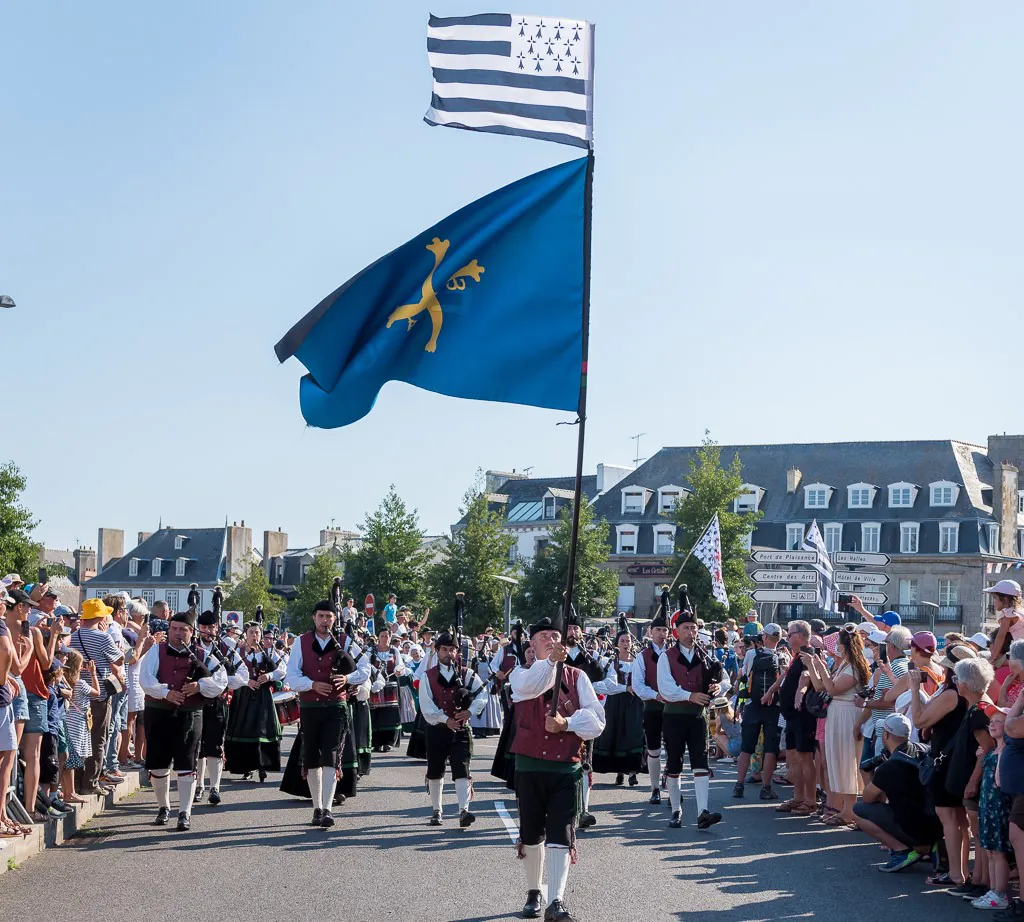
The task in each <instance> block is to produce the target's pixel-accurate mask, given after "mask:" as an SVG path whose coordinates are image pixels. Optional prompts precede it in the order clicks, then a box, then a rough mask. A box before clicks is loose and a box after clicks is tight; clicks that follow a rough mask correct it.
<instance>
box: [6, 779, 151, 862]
mask: <svg viewBox="0 0 1024 922" xmlns="http://www.w3.org/2000/svg"><path fill="white" fill-rule="evenodd" d="M125 776H126V777H125V781H123V782H122V783H121V784H119V785H118V786H117V787H116V788H115V789H114V791H113V793H111V794H108V795H106V797H102V796H100V795H99V794H90V795H86V803H84V804H72V806H74V808H75V812H74V813H70V814H68V815H67V816H65V817H63V818H61V819H52V820H47V822H45V823H33V824H32V832H31V833H30V834H29V835H28V836H24V837H22V838H20V839H0V875H3V874H5V873H6V872H7V871H9V870H14V869H15V868H17V867H19V866H20V865H21V864H22V863H23V862H25V861H27V860H28V859H29V858H34V857H35V856H36V855H40V854H42V853H43V852H44V851H45V850H46V849H47V848H56V847H58V846H60V845H63V844H64V843H65V842H66V841H67V840H68V839H70V838H73V837H74V836H75V835H76V834H77V833H78V831H79V830H80V829H81V828H82V827H83V826H85V824H86V823H88V822H89V821H90V820H92V819H93V817H96V816H99V815H100V814H102V813H103V812H105V811H106V810H109V809H111V808H112V807H113V806H114V805H115V804H117V803H120V802H121V801H122V800H125V799H126V798H128V797H130V796H131V795H132V794H134V793H136V792H137V791H138V790H139V789H140V788H141V787H142V777H141V776H142V772H140V771H129V772H125Z"/></svg>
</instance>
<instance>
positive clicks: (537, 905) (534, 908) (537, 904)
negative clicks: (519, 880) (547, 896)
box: [523, 890, 543, 919]
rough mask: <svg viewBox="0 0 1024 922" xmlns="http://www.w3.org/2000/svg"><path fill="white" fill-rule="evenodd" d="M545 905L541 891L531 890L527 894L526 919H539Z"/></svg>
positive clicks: (524, 914)
mask: <svg viewBox="0 0 1024 922" xmlns="http://www.w3.org/2000/svg"><path fill="white" fill-rule="evenodd" d="M542 909H543V905H542V904H541V899H540V890H531V891H530V892H529V893H527V894H526V905H525V906H524V907H523V918H524V919H539V918H540V913H541V910H542Z"/></svg>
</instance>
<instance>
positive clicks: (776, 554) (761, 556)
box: [750, 551, 818, 564]
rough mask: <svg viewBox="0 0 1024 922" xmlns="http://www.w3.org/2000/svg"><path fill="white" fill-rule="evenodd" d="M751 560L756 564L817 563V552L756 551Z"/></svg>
mask: <svg viewBox="0 0 1024 922" xmlns="http://www.w3.org/2000/svg"><path fill="white" fill-rule="evenodd" d="M750 559H751V560H753V561H754V562H755V563H788V564H798V563H816V562H817V560H818V554H817V552H816V551H754V553H753V554H751V555H750Z"/></svg>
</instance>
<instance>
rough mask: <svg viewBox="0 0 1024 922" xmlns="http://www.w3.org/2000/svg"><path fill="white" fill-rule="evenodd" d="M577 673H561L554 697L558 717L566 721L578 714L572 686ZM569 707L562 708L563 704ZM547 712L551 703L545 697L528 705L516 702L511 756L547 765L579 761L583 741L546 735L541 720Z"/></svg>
mask: <svg viewBox="0 0 1024 922" xmlns="http://www.w3.org/2000/svg"><path fill="white" fill-rule="evenodd" d="M579 676H580V671H579V670H578V669H574V668H573V667H572V666H565V667H564V669H563V670H562V689H561V691H560V693H559V695H558V713H559V714H561V715H562V716H563V717H568V716H569V714H570V712H575V711H577V710H579V707H580V695H579V690H578V689H577V688H576V682H577V681H578V679H579ZM567 701H569V702H571V703H572V707H571V708H569V707H566V702H567ZM550 710H551V701H550V700H549V699H548V698H547V696H546V695H538V696H537V697H536V698H531V699H530V700H529V701H517V702H516V706H515V721H516V735H515V739H513V741H512V752H513V753H515V754H516V755H520V756H528V757H529V758H531V759H547V760H548V761H549V762H579V761H581V759H582V751H583V740H581V739H580V738H579V737H578V736H577V735H576V734H575V733H570V732H568V731H567V732H565V733H548V732H547V730H545V729H544V718H545V717H547V716H548V714H549V712H550Z"/></svg>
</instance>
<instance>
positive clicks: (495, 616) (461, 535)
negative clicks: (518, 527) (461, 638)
mask: <svg viewBox="0 0 1024 922" xmlns="http://www.w3.org/2000/svg"><path fill="white" fill-rule="evenodd" d="M460 513H461V514H460V519H461V518H465V520H466V523H465V525H464V526H463V527H462V528H459V529H458V530H457V531H456V532H455V534H454V535H453V536H452V540H451V541H450V542H449V543H448V545H447V547H445V549H444V550H443V551H442V553H441V557H440V559H439V560H438V561H437V562H436V563H434V564H433V565H432V566H430V567H429V568H428V570H427V585H428V587H429V590H430V597H431V598H432V599H434V600H435V602H436V603H437V605H438V607H439V608H440V610H441V612H442V614H439V615H436V616H435V617H434V618H432V619H431V620H432V621H433V623H434V624H435V626H436V627H438V628H441V627H447V626H448V625H449V621H450V620H451V619H452V616H451V615H449V614H448V613H449V612H451V611H452V608H453V607H454V601H455V593H456V592H464V593H466V608H465V623H464V629H465V631H466V633H467V634H477V633H479V632H481V631H482V630H483V629H484V628H486V627H487V626H488V625H491V626H495V627H499V626H501V625H503V624H504V621H505V584H504V583H502V582H501V580H497V579H494V578H493V574H495V573H498V574H502V575H510V574H509V572H508V571H509V562H508V559H509V552H510V551H511V550H512V547H513V545H514V544H515V543H516V539H515V538H514V537H513V536H512V535H510V534H509V533H508V532H506V531H505V530H504V529H503V528H502V521H503V520H502V516H501V515H500V514H499V513H497V512H494V511H492V510H491V509H490V508H489V507H488V503H487V497H486V496H484V495H483V494H482V493H481V491H480V484H479V483H477V484H475V485H474V486H473V487H471V488H470V489H469V490H468V491H467V493H466V495H465V497H464V499H463V506H462V508H461V510H460ZM451 626H452V627H454V626H455V625H454V623H453V624H452V625H451Z"/></svg>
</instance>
